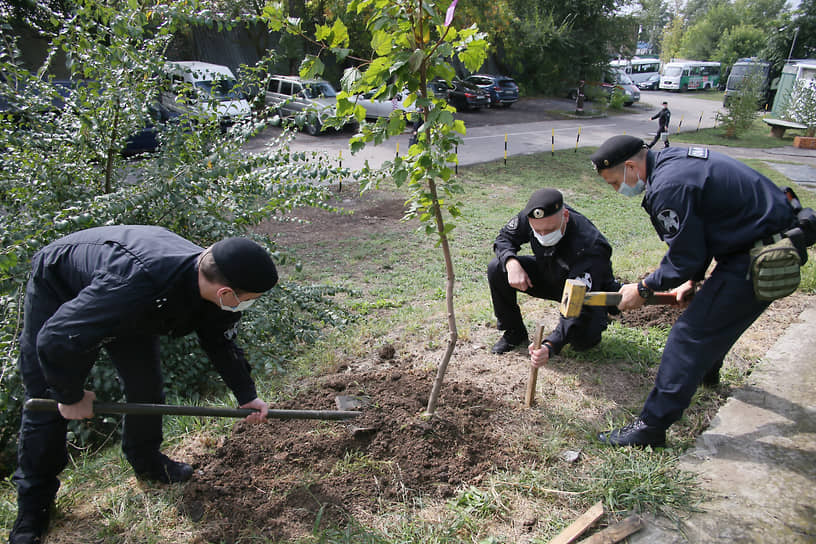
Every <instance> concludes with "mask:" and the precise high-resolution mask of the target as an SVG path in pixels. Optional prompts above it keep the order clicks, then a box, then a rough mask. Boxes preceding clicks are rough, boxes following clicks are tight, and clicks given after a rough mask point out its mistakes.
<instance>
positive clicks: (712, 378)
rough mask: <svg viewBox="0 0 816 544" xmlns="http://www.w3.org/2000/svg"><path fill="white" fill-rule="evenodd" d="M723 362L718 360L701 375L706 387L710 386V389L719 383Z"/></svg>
mask: <svg viewBox="0 0 816 544" xmlns="http://www.w3.org/2000/svg"><path fill="white" fill-rule="evenodd" d="M722 365H723V362H722V361H720V362H719V363H717V364H715V365H714V366H713V367H711V370H709V371H708V372H707V373H706V375H705V376H703V385H704V386H706V387H710V388H711V389H716V388H717V386H719V385H720V369H721V368H722Z"/></svg>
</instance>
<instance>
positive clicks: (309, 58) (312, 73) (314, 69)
mask: <svg viewBox="0 0 816 544" xmlns="http://www.w3.org/2000/svg"><path fill="white" fill-rule="evenodd" d="M324 68H325V66H324V65H323V61H322V60H320V59H319V58H318V57H316V56H314V55H306V57H305V58H304V59H303V62H302V63H301V64H300V70H299V74H300V77H302V78H303V79H315V78H319V77H321V76H322V75H323V69H324Z"/></svg>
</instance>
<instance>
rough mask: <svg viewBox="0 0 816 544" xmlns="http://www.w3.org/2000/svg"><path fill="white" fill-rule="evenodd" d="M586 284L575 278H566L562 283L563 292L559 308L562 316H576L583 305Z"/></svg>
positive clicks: (579, 313)
mask: <svg viewBox="0 0 816 544" xmlns="http://www.w3.org/2000/svg"><path fill="white" fill-rule="evenodd" d="M586 290H587V286H586V285H585V284H584V283H582V282H580V281H576V280H567V281H566V282H565V283H564V293H563V294H562V295H561V306H560V307H559V310H560V311H561V315H563V316H564V317H578V316H579V315H581V308H582V307H583V305H584V296H585V295H586Z"/></svg>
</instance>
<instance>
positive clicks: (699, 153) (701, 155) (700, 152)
mask: <svg viewBox="0 0 816 544" xmlns="http://www.w3.org/2000/svg"><path fill="white" fill-rule="evenodd" d="M688 156H689V157H694V158H695V159H707V158H708V149H706V148H705V147H689V148H688Z"/></svg>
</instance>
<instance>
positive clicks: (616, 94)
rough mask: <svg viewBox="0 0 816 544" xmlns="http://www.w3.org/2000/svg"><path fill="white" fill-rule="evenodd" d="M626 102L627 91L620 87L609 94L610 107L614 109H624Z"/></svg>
mask: <svg viewBox="0 0 816 544" xmlns="http://www.w3.org/2000/svg"><path fill="white" fill-rule="evenodd" d="M625 103H626V93H625V92H623V90H621V89H620V88H618V87H615V89H614V90H613V91H612V94H611V95H609V107H610V108H611V109H613V110H622V109H623V106H624V104H625Z"/></svg>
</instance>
